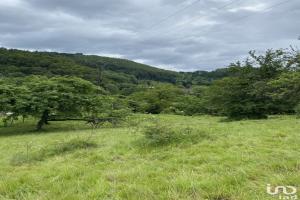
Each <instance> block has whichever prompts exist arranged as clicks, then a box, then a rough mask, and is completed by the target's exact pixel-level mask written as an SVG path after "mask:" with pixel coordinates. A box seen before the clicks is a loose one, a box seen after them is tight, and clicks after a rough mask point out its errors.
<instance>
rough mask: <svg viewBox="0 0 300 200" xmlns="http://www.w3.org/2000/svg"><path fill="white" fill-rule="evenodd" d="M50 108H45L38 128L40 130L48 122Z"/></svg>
mask: <svg viewBox="0 0 300 200" xmlns="http://www.w3.org/2000/svg"><path fill="white" fill-rule="evenodd" d="M48 119H49V110H45V111H44V112H43V114H42V117H41V119H40V121H39V122H38V124H37V126H36V129H37V130H38V131H40V130H41V129H42V128H43V126H44V125H45V124H48Z"/></svg>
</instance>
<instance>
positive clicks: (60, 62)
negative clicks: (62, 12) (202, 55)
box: [0, 48, 227, 90]
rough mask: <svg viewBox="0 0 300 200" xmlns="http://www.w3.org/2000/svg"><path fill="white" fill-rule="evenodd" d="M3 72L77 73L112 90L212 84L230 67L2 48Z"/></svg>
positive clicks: (0, 70)
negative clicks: (177, 68)
mask: <svg viewBox="0 0 300 200" xmlns="http://www.w3.org/2000/svg"><path fill="white" fill-rule="evenodd" d="M0 75H1V76H5V77H22V76H28V75H44V76H48V77H52V76H57V75H62V76H64V75H69V76H76V77H80V78H83V79H86V80H89V81H91V82H93V83H96V84H99V85H101V86H103V87H105V88H106V89H108V90H119V89H122V88H128V87H129V88H131V87H132V85H137V84H139V83H148V82H149V81H156V82H165V83H172V84H180V85H184V86H186V87H188V86H190V85H193V84H199V85H201V84H209V83H210V82H211V81H212V80H214V79H219V78H223V77H224V76H227V73H226V69H223V70H217V71H214V72H193V73H189V72H180V73H179V72H174V71H168V70H163V69H158V68H155V67H152V66H149V65H144V64H140V63H136V62H133V61H129V60H125V59H117V58H108V57H101V56H94V55H83V54H80V53H77V54H67V53H56V52H30V51H23V50H16V49H6V48H0Z"/></svg>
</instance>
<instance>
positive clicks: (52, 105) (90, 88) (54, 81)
mask: <svg viewBox="0 0 300 200" xmlns="http://www.w3.org/2000/svg"><path fill="white" fill-rule="evenodd" d="M19 84H21V85H22V86H19ZM0 95H1V108H0V109H1V110H2V111H4V112H12V113H13V116H14V117H18V116H20V115H24V116H33V117H37V118H38V119H39V121H38V123H37V129H38V130H40V129H41V128H42V127H43V125H45V124H48V122H49V121H58V120H86V121H89V120H93V119H95V118H100V117H103V116H104V114H103V113H106V114H105V115H106V116H111V117H116V116H115V115H116V113H115V112H114V111H115V110H117V109H118V108H116V107H115V106H113V105H112V97H107V96H106V95H105V91H103V90H102V89H101V88H99V87H97V86H95V85H93V84H92V83H90V82H88V81H85V80H82V79H80V78H74V77H54V78H50V79H47V78H46V77H37V76H34V77H27V78H25V79H19V80H16V81H15V82H14V83H10V84H5V83H4V82H3V81H2V82H1V85H0ZM108 111H110V113H109V112H108ZM118 115H120V114H118Z"/></svg>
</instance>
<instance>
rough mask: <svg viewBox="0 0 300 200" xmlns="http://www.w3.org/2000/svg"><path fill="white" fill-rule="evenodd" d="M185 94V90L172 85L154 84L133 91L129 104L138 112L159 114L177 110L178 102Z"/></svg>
mask: <svg viewBox="0 0 300 200" xmlns="http://www.w3.org/2000/svg"><path fill="white" fill-rule="evenodd" d="M183 95H184V91H183V90H182V89H180V88H177V87H175V86H172V85H163V84H159V85H154V86H150V87H148V88H145V90H144V91H141V92H137V93H133V94H132V95H131V96H130V97H129V105H130V106H131V107H132V109H133V110H134V111H136V112H143V113H152V114H159V113H162V112H169V113H174V112H176V103H178V102H179V99H180V98H181V97H182V96H183Z"/></svg>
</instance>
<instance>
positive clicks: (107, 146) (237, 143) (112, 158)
mask: <svg viewBox="0 0 300 200" xmlns="http://www.w3.org/2000/svg"><path fill="white" fill-rule="evenodd" d="M152 118H157V119H158V120H159V121H160V122H161V123H164V124H167V125H169V126H170V127H172V129H175V130H177V131H181V130H184V129H187V128H189V129H192V130H193V131H194V132H196V133H197V132H199V134H200V135H201V136H199V137H195V138H193V139H191V140H185V141H177V142H174V143H172V144H170V145H162V146H157V147H153V146H148V145H143V143H142V142H141V141H143V138H144V136H143V134H142V132H143V127H144V126H145V125H146V124H148V123H150V122H151V120H152ZM150 119H151V120H150ZM33 129H34V124H33V121H28V122H25V123H24V124H23V123H22V122H18V123H17V124H15V125H14V126H13V127H8V128H0V199H1V200H2V199H18V200H19V199H20V200H21V199H26V200H27V199H28V200H29V199H30V200H46V199H47V200H48V199H49V200H61V199H64V200H90V199H91V200H93V199H99V200H102V199H107V200H108V199H111V200H119V199H122V200H123V199H128V200H136V199H141V200H148V199H149V200H152V199H153V200H156V199H161V200H166V199H171V200H185V199H197V200H198V199H200V200H201V199H203V200H204V199H209V200H256V199H259V200H266V199H267V200H268V199H278V197H276V196H275V197H274V196H270V195H269V194H267V193H266V185H267V184H271V185H274V186H277V185H293V186H299V185H300V159H299V158H300V137H299V134H300V120H299V119H296V117H293V116H273V117H270V119H268V120H249V121H235V122H228V121H225V120H223V119H222V118H218V117H209V116H201V117H184V116H172V115H159V116H154V117H153V116H147V115H136V116H133V117H132V118H131V119H130V120H129V121H128V123H124V124H123V125H121V126H120V127H115V128H112V127H110V126H109V125H108V126H107V127H105V128H104V127H103V128H100V129H97V130H95V131H92V130H90V129H89V127H88V126H86V125H84V124H80V123H78V122H68V123H66V122H64V123H52V124H51V125H49V126H47V127H46V130H45V131H43V132H39V133H37V132H34V131H32V130H33ZM298 196H299V195H298Z"/></svg>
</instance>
